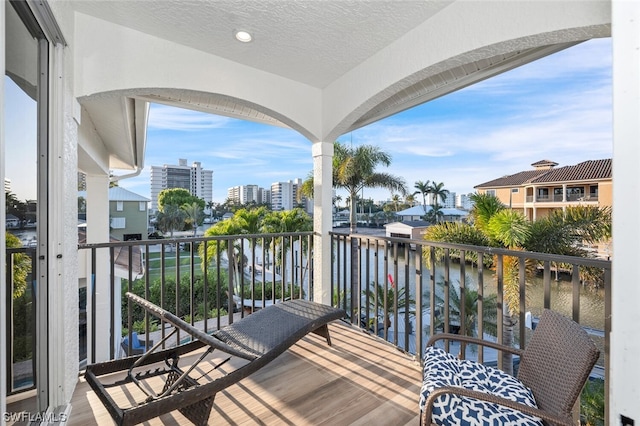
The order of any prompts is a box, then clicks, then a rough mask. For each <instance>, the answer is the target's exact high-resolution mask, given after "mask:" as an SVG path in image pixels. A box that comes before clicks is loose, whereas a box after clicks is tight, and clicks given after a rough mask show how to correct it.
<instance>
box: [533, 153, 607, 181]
mask: <svg viewBox="0 0 640 426" xmlns="http://www.w3.org/2000/svg"><path fill="white" fill-rule="evenodd" d="M611 176H612V175H611V159H610V158H609V159H606V160H589V161H583V162H582V163H578V164H576V165H575V166H565V167H560V168H557V169H551V170H547V173H545V174H544V175H542V176H540V177H539V178H537V179H535V180H534V182H564V181H575V180H598V179H611Z"/></svg>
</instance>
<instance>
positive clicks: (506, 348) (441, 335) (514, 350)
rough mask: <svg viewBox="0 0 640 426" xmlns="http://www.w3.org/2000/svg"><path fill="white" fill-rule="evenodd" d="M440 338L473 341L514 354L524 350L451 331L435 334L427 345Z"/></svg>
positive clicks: (431, 344)
mask: <svg viewBox="0 0 640 426" xmlns="http://www.w3.org/2000/svg"><path fill="white" fill-rule="evenodd" d="M438 340H455V341H458V342H464V343H471V344H474V345H480V346H485V347H488V348H493V349H497V350H499V351H504V352H509V353H511V354H514V355H522V353H523V352H524V351H523V350H522V349H518V348H512V347H511V346H505V345H501V344H500V343H496V342H492V341H490V340H483V339H478V338H476V337H470V336H463V335H459V334H451V333H439V334H436V335H434V336H431V338H430V339H429V341H428V342H427V346H433V345H434V344H435V343H436V342H437V341H438Z"/></svg>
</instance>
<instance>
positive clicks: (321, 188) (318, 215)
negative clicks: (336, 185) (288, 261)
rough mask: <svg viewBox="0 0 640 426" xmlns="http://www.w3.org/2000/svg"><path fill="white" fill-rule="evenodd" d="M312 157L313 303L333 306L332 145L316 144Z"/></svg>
mask: <svg viewBox="0 0 640 426" xmlns="http://www.w3.org/2000/svg"><path fill="white" fill-rule="evenodd" d="M311 152H312V155H313V231H314V233H315V235H314V237H313V251H314V256H313V263H314V265H313V271H314V275H313V285H314V287H313V300H314V301H316V302H320V303H324V304H325V305H331V237H330V236H329V232H330V231H331V229H332V225H333V221H332V220H333V218H332V212H333V201H332V194H333V177H332V176H333V173H332V170H333V164H332V162H333V143H332V142H315V143H314V144H313V147H312V150H311Z"/></svg>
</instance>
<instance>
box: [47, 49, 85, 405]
mask: <svg viewBox="0 0 640 426" xmlns="http://www.w3.org/2000/svg"><path fill="white" fill-rule="evenodd" d="M72 61H73V59H72V55H71V52H70V50H69V49H66V48H63V46H61V45H57V46H56V47H55V49H54V50H53V52H52V56H51V67H50V73H51V80H50V81H51V82H52V83H51V85H52V87H51V93H52V99H51V102H50V105H51V106H52V107H51V110H50V126H51V127H50V129H51V137H50V141H49V146H50V151H49V164H50V171H49V179H48V181H49V197H50V198H49V219H48V222H49V231H50V239H49V260H50V261H49V265H50V271H49V312H50V318H49V321H50V324H49V329H50V339H49V341H50V346H51V347H50V349H49V353H50V365H51V366H54V367H53V368H51V370H50V377H51V380H50V382H49V385H50V387H49V392H50V402H49V405H50V406H53V407H56V406H61V405H66V404H67V403H69V401H70V400H71V397H72V395H73V391H74V390H75V385H76V383H77V381H78V370H79V367H78V343H79V342H78V314H79V308H78V250H77V245H78V219H77V218H78V211H77V210H78V201H77V199H78V191H77V188H78V175H77V164H78V155H77V140H78V132H77V122H76V121H75V120H74V117H73V100H74V98H73V93H72V86H71V84H70V83H71V82H72V78H73V70H72V65H73V62H72ZM52 337H53V338H52Z"/></svg>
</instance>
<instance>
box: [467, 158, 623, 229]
mask: <svg viewBox="0 0 640 426" xmlns="http://www.w3.org/2000/svg"><path fill="white" fill-rule="evenodd" d="M557 165H558V163H556V162H553V161H549V160H542V161H538V162H535V163H533V164H532V166H533V169H532V170H525V171H521V172H518V173H515V174H512V175H507V176H503V177H499V178H497V179H494V180H491V181H489V182H485V183H482V184H480V185H476V186H475V187H474V188H475V189H476V190H477V191H478V192H479V193H486V194H491V195H495V196H496V197H497V198H498V199H499V200H500V201H501V202H502V203H503V204H504V205H506V206H509V207H510V208H512V209H514V210H519V211H521V212H522V213H523V214H524V215H525V216H526V217H527V218H528V219H530V220H535V219H537V218H540V217H545V216H548V215H549V214H550V213H551V212H552V211H553V210H557V209H563V208H565V207H567V206H575V205H579V204H581V205H592V206H598V207H603V206H609V207H610V206H612V204H613V198H612V197H613V179H612V167H611V166H612V164H611V159H604V160H589V161H583V162H582V163H578V164H576V165H574V166H564V167H556V166H557Z"/></svg>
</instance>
